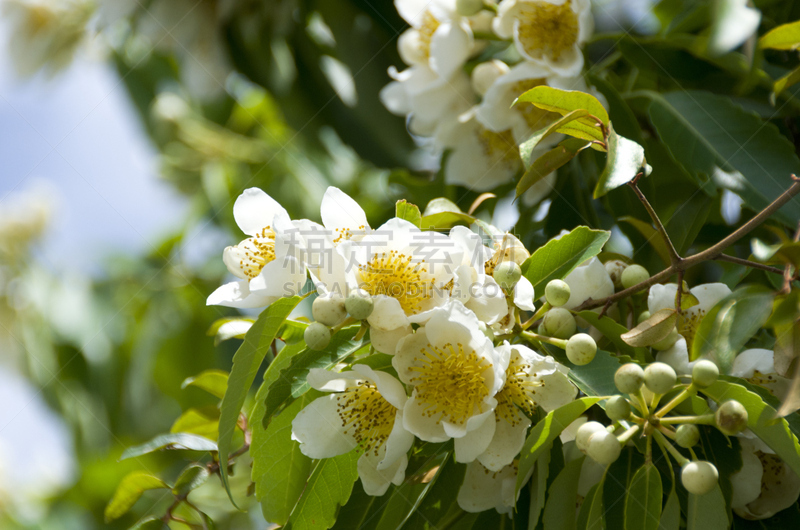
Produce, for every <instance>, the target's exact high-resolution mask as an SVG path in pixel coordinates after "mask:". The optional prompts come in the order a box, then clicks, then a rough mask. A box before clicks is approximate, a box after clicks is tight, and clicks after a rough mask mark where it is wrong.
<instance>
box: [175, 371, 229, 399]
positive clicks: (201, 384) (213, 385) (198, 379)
mask: <svg viewBox="0 0 800 530" xmlns="http://www.w3.org/2000/svg"><path fill="white" fill-rule="evenodd" d="M188 386H194V387H197V388H200V389H203V390H205V391H206V392H208V393H209V394H211V395H213V396H217V397H218V398H220V399H222V397H223V396H224V395H225V389H226V388H227V387H228V372H225V371H223V370H206V371H204V372H201V373H199V374H197V375H195V376H193V377H189V378H187V379H186V380H184V382H183V383H181V388H186V387H188Z"/></svg>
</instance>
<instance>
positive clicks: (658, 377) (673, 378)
mask: <svg viewBox="0 0 800 530" xmlns="http://www.w3.org/2000/svg"><path fill="white" fill-rule="evenodd" d="M677 380H678V376H677V375H676V374H675V370H674V369H673V368H672V367H671V366H670V365H668V364H666V363H652V364H650V365H648V366H647V368H645V369H644V384H645V386H647V389H648V390H650V392H652V393H653V394H661V395H663V394H666V393H667V392H669V391H670V390H672V387H674V386H675V383H676V382H677Z"/></svg>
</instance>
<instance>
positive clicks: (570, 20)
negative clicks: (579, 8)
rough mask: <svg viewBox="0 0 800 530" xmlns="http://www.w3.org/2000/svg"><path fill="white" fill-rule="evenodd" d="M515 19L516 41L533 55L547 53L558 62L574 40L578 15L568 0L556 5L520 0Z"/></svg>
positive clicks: (537, 55) (575, 40) (539, 55)
mask: <svg viewBox="0 0 800 530" xmlns="http://www.w3.org/2000/svg"><path fill="white" fill-rule="evenodd" d="M517 20H519V26H518V39H519V42H520V44H521V45H522V47H523V48H524V49H525V52H526V53H527V54H528V55H530V56H531V57H533V58H541V57H543V56H549V57H550V58H551V59H552V60H553V61H558V59H559V58H560V57H561V54H563V53H564V52H566V51H568V50H569V49H570V48H572V46H574V45H575V43H576V42H577V41H578V17H577V16H576V15H575V12H574V11H573V10H572V5H571V2H570V1H569V0H567V1H566V2H564V3H563V4H562V5H559V6H557V5H553V4H551V3H549V2H536V3H528V2H526V3H523V4H522V5H521V6H520V9H519V14H518V15H517Z"/></svg>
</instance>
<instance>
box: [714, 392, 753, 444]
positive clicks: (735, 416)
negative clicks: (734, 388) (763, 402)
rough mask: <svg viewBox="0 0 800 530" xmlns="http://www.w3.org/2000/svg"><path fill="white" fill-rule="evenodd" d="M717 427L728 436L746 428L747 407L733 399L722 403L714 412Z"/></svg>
mask: <svg viewBox="0 0 800 530" xmlns="http://www.w3.org/2000/svg"><path fill="white" fill-rule="evenodd" d="M714 420H715V421H716V422H717V428H718V429H719V430H720V431H722V432H723V433H724V434H727V435H728V436H733V435H734V434H739V433H740V432H742V431H743V430H745V429H746V428H747V409H746V408H744V405H742V404H741V403H739V402H738V401H736V400H735V399H731V400H728V401H726V402H724V403H722V404H721V405H720V406H719V408H718V409H717V412H716V413H715V414H714Z"/></svg>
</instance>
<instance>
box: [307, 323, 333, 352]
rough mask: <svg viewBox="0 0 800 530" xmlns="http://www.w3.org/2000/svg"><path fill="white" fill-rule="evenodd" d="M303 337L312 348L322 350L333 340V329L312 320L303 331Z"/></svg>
mask: <svg viewBox="0 0 800 530" xmlns="http://www.w3.org/2000/svg"><path fill="white" fill-rule="evenodd" d="M303 339H305V341H306V346H308V347H309V348H311V349H312V350H316V351H322V350H324V349H325V348H327V347H328V344H330V342H331V330H330V329H329V328H328V326H326V325H325V324H321V323H320V322H312V323H311V324H309V325H308V327H307V328H306V330H305V332H304V333H303Z"/></svg>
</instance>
